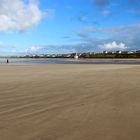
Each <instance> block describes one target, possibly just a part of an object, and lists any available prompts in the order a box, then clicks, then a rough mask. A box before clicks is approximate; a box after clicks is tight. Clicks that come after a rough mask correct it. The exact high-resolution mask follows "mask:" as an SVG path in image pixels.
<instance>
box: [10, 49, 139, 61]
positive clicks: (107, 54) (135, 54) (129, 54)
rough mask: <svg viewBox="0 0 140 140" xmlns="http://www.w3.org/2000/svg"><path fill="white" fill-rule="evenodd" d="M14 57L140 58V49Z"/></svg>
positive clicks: (20, 56)
mask: <svg viewBox="0 0 140 140" xmlns="http://www.w3.org/2000/svg"><path fill="white" fill-rule="evenodd" d="M10 57H12V58H76V59H78V58H140V50H133V51H120V50H118V51H103V52H100V53H96V52H85V53H67V54H26V55H18V56H10Z"/></svg>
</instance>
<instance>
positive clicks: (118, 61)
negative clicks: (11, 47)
mask: <svg viewBox="0 0 140 140" xmlns="http://www.w3.org/2000/svg"><path fill="white" fill-rule="evenodd" d="M8 60H9V63H10V64H19V65H20V64H133V65H138V64H140V59H66V58H65V59H63V58H8ZM6 62H7V58H0V64H5V63H6Z"/></svg>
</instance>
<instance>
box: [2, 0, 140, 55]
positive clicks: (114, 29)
mask: <svg viewBox="0 0 140 140" xmlns="http://www.w3.org/2000/svg"><path fill="white" fill-rule="evenodd" d="M139 37H140V0H12V2H11V0H0V55H1V56H3V55H23V54H54V53H56V54H59V53H75V52H76V53H82V52H102V51H104V50H107V51H115V50H124V51H128V50H139V49H140V39H139Z"/></svg>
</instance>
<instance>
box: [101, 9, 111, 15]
mask: <svg viewBox="0 0 140 140" xmlns="http://www.w3.org/2000/svg"><path fill="white" fill-rule="evenodd" d="M102 15H103V16H105V17H106V16H111V15H112V12H111V11H110V10H103V11H102Z"/></svg>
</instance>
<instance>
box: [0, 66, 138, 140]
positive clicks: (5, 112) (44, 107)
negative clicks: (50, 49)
mask: <svg viewBox="0 0 140 140" xmlns="http://www.w3.org/2000/svg"><path fill="white" fill-rule="evenodd" d="M139 139H140V65H78V64H75V65H74V64H69V65H63V64H46V65H45V64H44V65H43V64H42V65H37V64H34V65H12V64H8V65H6V64H1V65H0V140H139Z"/></svg>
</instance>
